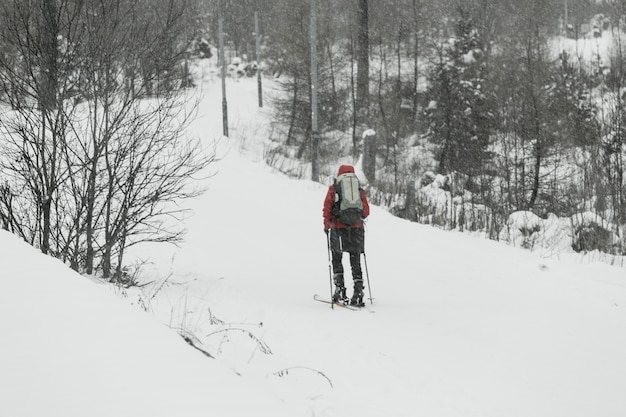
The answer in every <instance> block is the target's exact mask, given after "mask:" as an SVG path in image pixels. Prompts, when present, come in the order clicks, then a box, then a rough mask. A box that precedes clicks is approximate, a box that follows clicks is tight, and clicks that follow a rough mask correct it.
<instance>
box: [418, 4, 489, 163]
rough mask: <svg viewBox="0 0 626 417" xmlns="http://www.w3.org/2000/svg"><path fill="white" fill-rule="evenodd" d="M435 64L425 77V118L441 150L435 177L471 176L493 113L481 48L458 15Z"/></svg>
mask: <svg viewBox="0 0 626 417" xmlns="http://www.w3.org/2000/svg"><path fill="white" fill-rule="evenodd" d="M438 58H439V60H438V62H437V63H436V64H435V66H434V68H433V70H432V72H431V73H430V77H429V82H430V87H429V89H428V92H427V100H428V101H429V105H428V109H427V118H428V121H429V126H430V139H431V140H432V141H433V142H434V143H435V144H437V145H438V149H439V152H438V155H437V158H438V164H439V171H440V172H441V173H449V172H452V171H460V172H463V173H465V174H468V175H472V174H474V173H476V172H478V171H479V169H480V167H481V166H482V164H483V163H484V161H485V160H486V159H487V157H488V154H487V146H488V145H489V136H490V134H491V132H492V130H493V112H492V109H491V105H492V104H491V103H492V101H491V99H490V96H491V95H490V93H489V92H488V91H486V90H487V89H488V86H489V83H488V81H487V80H486V78H485V77H486V72H487V71H486V70H487V59H486V58H487V55H486V53H485V49H484V45H483V43H482V39H481V37H480V34H479V33H478V32H477V30H476V29H475V27H474V25H473V23H472V20H471V19H469V18H468V17H467V15H466V14H465V13H464V12H463V11H462V10H461V17H460V18H459V20H458V22H457V25H456V34H455V36H454V37H453V38H451V39H450V40H449V41H448V42H447V43H446V44H444V45H442V47H441V48H440V50H439V57H438Z"/></svg>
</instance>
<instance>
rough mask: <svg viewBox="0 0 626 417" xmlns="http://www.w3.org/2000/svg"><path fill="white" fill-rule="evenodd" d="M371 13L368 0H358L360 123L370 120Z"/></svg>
mask: <svg viewBox="0 0 626 417" xmlns="http://www.w3.org/2000/svg"><path fill="white" fill-rule="evenodd" d="M369 73H370V70H369V13H368V0H358V28H357V74H356V105H357V106H356V108H355V111H356V113H357V117H358V118H359V123H360V124H364V123H367V121H368V120H369V96H370V91H369Z"/></svg>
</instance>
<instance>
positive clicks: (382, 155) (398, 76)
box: [266, 0, 626, 253]
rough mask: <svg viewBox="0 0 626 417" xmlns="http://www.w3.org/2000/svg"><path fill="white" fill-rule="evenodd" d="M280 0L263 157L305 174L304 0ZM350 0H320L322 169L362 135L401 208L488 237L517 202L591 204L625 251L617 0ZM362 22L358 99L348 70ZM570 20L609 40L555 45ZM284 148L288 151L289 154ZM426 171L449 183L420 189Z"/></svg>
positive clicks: (349, 153) (329, 168)
mask: <svg viewBox="0 0 626 417" xmlns="http://www.w3.org/2000/svg"><path fill="white" fill-rule="evenodd" d="M271 3H280V2H278V1H276V2H271ZM289 3H290V4H291V7H290V8H289V9H287V8H280V9H279V10H280V11H281V12H282V13H283V14H282V15H280V21H281V22H282V25H271V27H266V31H267V32H266V33H267V36H268V38H269V39H271V40H272V42H277V41H278V40H279V39H284V41H283V43H280V46H281V47H280V48H275V46H276V43H272V48H268V52H267V54H268V55H269V58H270V62H271V63H272V64H273V66H272V68H273V69H274V71H276V72H277V73H278V74H280V77H279V82H280V84H281V94H280V95H279V98H278V100H277V101H276V103H275V104H276V106H275V107H276V113H275V121H276V129H275V133H274V136H273V139H274V141H275V145H276V146H274V147H273V148H271V149H269V150H268V151H267V154H266V158H267V160H268V161H269V162H270V163H272V164H274V165H275V166H277V167H278V168H281V169H283V170H285V171H291V172H292V173H293V174H295V175H301V176H304V177H306V176H308V175H309V173H310V166H309V161H310V158H311V157H312V153H311V149H310V126H311V125H310V116H309V114H310V104H309V103H310V94H311V89H310V81H309V80H310V78H309V77H310V71H309V62H310V61H309V57H308V55H307V54H308V53H309V49H308V44H309V39H308V33H309V32H308V27H309V26H308V20H307V19H308V16H309V13H308V10H309V9H308V7H309V2H308V1H293V2H289ZM362 3H364V1H363V0H351V1H349V0H343V1H340V0H335V1H331V0H319V1H318V7H319V13H318V16H319V19H320V23H319V28H318V33H319V38H318V51H319V60H318V62H319V72H320V80H321V81H320V86H319V93H320V97H321V98H320V100H321V101H322V102H323V104H322V105H321V106H320V107H321V108H320V111H319V118H320V127H321V128H322V129H323V132H321V141H320V145H321V149H320V155H321V158H322V163H321V165H322V172H323V173H324V174H325V175H326V176H327V178H328V177H331V176H332V175H333V173H334V170H335V169H336V165H337V163H338V161H341V160H345V159H346V158H350V157H352V158H353V161H356V158H357V157H358V156H359V155H363V153H364V152H363V151H364V150H365V154H364V155H363V156H364V157H365V158H364V160H363V164H364V165H363V168H364V171H365V173H366V174H367V177H368V180H369V181H370V186H371V189H370V193H371V194H372V199H373V200H374V201H375V202H377V203H380V204H383V205H387V206H389V207H390V208H391V209H392V210H394V211H395V212H396V213H398V214H399V215H402V216H404V217H407V218H410V219H412V220H416V221H421V222H430V223H436V224H439V225H441V226H443V227H448V228H461V229H471V230H480V231H483V232H485V233H486V234H487V235H488V236H490V237H492V238H494V239H497V238H499V236H500V234H501V232H502V230H503V228H505V227H507V219H508V217H509V215H510V214H511V213H513V212H515V211H520V210H528V211H533V212H535V213H536V214H539V215H540V216H547V215H548V214H549V213H553V214H556V215H557V216H563V217H568V216H572V215H575V214H577V213H581V212H585V211H592V212H595V213H598V214H599V215H600V216H601V217H602V218H604V219H605V220H607V221H608V222H609V223H606V224H610V226H606V224H605V225H603V227H608V228H610V229H611V230H610V235H611V236H615V235H617V236H618V237H619V238H620V239H619V241H615V240H614V239H612V237H611V236H609V237H607V239H608V240H609V242H608V243H606V242H605V244H603V249H605V250H610V251H615V252H619V253H622V252H623V244H622V243H621V236H622V234H623V233H622V227H623V225H624V224H626V211H625V210H624V208H625V207H626V205H625V203H626V195H625V194H624V191H623V187H624V173H625V171H624V140H625V139H626V136H625V134H626V131H625V130H624V126H625V125H624V122H625V120H624V115H625V114H626V113H625V112H624V110H626V109H625V108H624V104H625V102H624V95H623V93H624V89H623V86H624V81H625V80H626V72H625V71H624V68H626V65H625V64H626V59H625V58H626V56H625V52H626V50H625V49H624V47H623V45H622V42H623V40H624V39H623V34H624V18H625V16H626V4H625V3H624V2H613V1H610V2H597V1H593V2H591V1H586V0H585V1H568V2H565V4H564V2H562V1H549V0H520V1H485V0H468V1H430V0H390V1H385V2H375V1H371V0H370V1H369V2H367V1H365V3H369V4H368V6H367V10H368V16H367V19H366V21H365V22H364V21H363V19H362V16H361V15H360V14H359V13H358V11H359V7H360V6H359V5H360V4H362ZM564 6H566V8H564ZM565 16H567V21H565ZM290 24H291V25H292V26H291V27H292V29H290V30H286V28H287V27H288V25H290ZM363 24H367V25H368V33H369V39H368V40H367V44H366V45H367V55H368V57H369V71H368V74H369V85H368V87H369V91H368V96H367V100H366V106H365V107H362V104H363V103H362V102H361V101H362V100H363V98H361V99H359V92H358V82H357V78H358V77H357V73H358V67H359V64H358V63H359V54H361V53H362V52H363V47H362V46H361V45H363V43H362V41H360V40H359V38H358V34H359V27H361V26H362V25H363ZM297 28H300V29H299V30H297ZM583 31H584V33H583ZM281 35H282V38H281ZM583 36H585V37H587V38H591V39H594V37H597V38H596V39H600V38H602V37H604V38H606V37H609V36H611V37H613V39H614V45H613V47H612V48H611V54H610V56H608V57H607V56H601V55H600V52H601V51H600V49H598V50H597V51H595V52H594V54H593V56H592V57H582V56H578V55H577V54H576V53H575V51H576V48H572V49H571V51H574V52H573V53H572V52H569V53H568V52H565V51H563V49H562V48H561V46H562V45H563V44H564V42H568V41H570V42H574V40H573V38H576V37H581V38H582V37H583ZM558 39H560V40H561V41H557V40H558ZM559 42H561V43H559ZM368 129H372V130H373V131H375V132H376V135H371V134H370V131H368ZM364 132H368V133H367V134H366V135H365V136H364V135H363V133H364ZM364 138H365V140H364ZM368 152H372V153H373V155H374V156H372V155H368ZM294 158H297V159H298V160H299V161H301V163H300V164H298V165H297V166H295V167H294V165H293V164H291V163H290V162H289V161H291V160H293V159H294ZM368 161H375V162H374V163H371V162H368ZM437 175H439V176H440V177H437ZM441 177H443V179H441ZM429 183H435V184H438V185H437V186H440V187H441V188H442V189H443V190H445V191H446V192H448V198H447V199H443V200H441V199H434V198H433V197H432V193H431V194H428V193H427V192H424V187H425V186H426V185H428V184H429ZM575 232H576V231H575ZM607 236H608V235H607ZM594 244H595V243H594ZM579 246H580V247H582V249H589V247H587V246H586V245H579Z"/></svg>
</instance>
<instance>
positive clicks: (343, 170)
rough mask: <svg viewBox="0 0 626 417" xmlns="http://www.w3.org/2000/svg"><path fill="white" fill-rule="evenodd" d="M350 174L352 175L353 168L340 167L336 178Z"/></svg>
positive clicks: (348, 166)
mask: <svg viewBox="0 0 626 417" xmlns="http://www.w3.org/2000/svg"><path fill="white" fill-rule="evenodd" d="M348 172H351V173H353V174H354V167H353V166H352V165H342V166H340V167H339V172H338V173H337V176H340V175H341V174H345V173H348Z"/></svg>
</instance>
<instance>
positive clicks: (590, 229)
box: [572, 212, 619, 253]
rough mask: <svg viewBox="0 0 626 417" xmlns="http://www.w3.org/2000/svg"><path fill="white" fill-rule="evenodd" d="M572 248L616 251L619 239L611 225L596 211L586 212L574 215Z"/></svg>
mask: <svg viewBox="0 0 626 417" xmlns="http://www.w3.org/2000/svg"><path fill="white" fill-rule="evenodd" d="M572 227H573V235H572V249H574V250H575V251H576V252H591V251H594V250H599V251H601V252H605V253H612V252H614V248H615V247H616V246H617V244H618V242H619V239H618V238H617V236H616V235H615V234H614V233H613V232H612V231H611V226H610V225H609V224H608V223H607V222H606V221H604V219H603V218H601V217H600V216H598V215H597V214H595V213H591V212H585V213H582V214H578V215H575V216H573V217H572Z"/></svg>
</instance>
